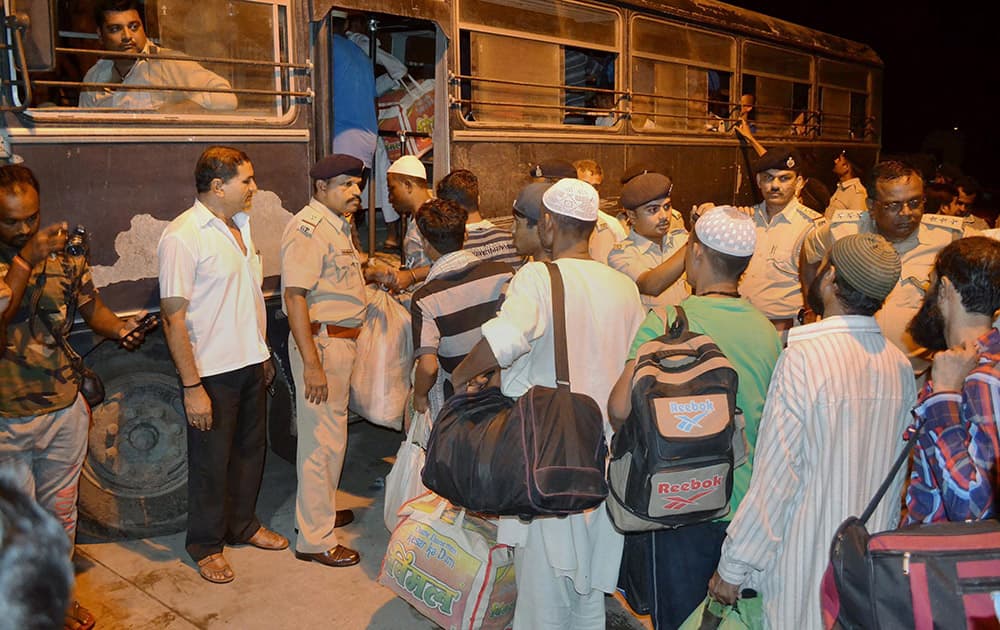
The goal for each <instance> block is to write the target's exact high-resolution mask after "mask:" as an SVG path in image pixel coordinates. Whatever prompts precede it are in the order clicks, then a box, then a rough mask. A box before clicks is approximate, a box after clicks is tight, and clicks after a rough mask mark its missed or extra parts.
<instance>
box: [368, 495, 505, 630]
mask: <svg viewBox="0 0 1000 630" xmlns="http://www.w3.org/2000/svg"><path fill="white" fill-rule="evenodd" d="M402 514H403V516H404V518H403V520H402V522H401V523H400V524H399V526H398V527H396V529H395V531H393V533H392V537H391V538H390V539H389V546H388V548H387V549H386V552H385V559H384V560H383V561H382V569H381V571H379V576H378V582H379V584H382V585H383V586H386V587H388V588H389V589H390V590H392V591H393V592H394V593H396V595H398V596H399V597H400V598H402V599H403V600H404V601H406V603H408V604H410V605H411V606H413V607H414V608H415V609H416V610H417V611H418V612H419V613H420V614H422V615H424V616H425V617H427V618H429V619H431V620H432V621H433V622H434V623H436V624H438V625H439V626H441V627H442V628H448V629H449V630H451V629H454V630H472V629H473V628H475V629H482V630H505V629H506V628H509V627H510V625H511V622H512V621H513V618H514V606H515V604H516V603H517V583H516V582H515V579H514V551H513V549H511V548H510V547H508V546H506V545H499V544H497V542H496V524H495V523H493V522H492V521H489V520H487V519H484V518H481V517H479V516H476V515H475V514H470V513H468V512H466V511H465V510H461V509H456V508H454V507H452V506H450V505H449V504H448V502H447V501H446V500H444V499H442V498H441V497H437V496H434V495H432V494H430V493H427V494H426V495H425V496H422V497H418V498H417V499H414V500H413V501H410V502H409V503H407V504H406V505H405V506H404V507H403V509H402Z"/></svg>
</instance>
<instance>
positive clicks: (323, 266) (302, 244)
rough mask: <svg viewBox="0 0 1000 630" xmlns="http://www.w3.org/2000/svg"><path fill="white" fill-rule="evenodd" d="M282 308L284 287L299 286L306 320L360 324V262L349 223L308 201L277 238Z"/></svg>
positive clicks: (362, 310) (362, 284)
mask: <svg viewBox="0 0 1000 630" xmlns="http://www.w3.org/2000/svg"><path fill="white" fill-rule="evenodd" d="M281 287H282V296H281V301H282V305H281V306H282V309H283V310H284V311H285V313H286V314H287V313H288V307H287V306H286V305H285V303H284V300H285V296H284V289H285V288H286V287H297V288H300V289H305V290H306V291H307V293H306V303H307V304H308V306H309V320H310V321H313V322H319V323H321V324H335V325H337V326H346V327H355V326H360V325H361V320H362V319H363V318H364V314H365V308H366V306H367V303H368V300H367V298H366V293H365V278H364V273H363V272H362V271H361V260H360V259H359V258H358V252H357V250H355V249H354V243H352V242H351V224H350V223H348V222H347V221H346V220H345V219H344V218H343V217H341V216H338V215H336V214H334V213H333V211H332V210H330V209H329V208H327V207H326V206H324V205H323V204H321V203H320V202H318V201H316V199H311V200H310V201H309V205H307V206H306V207H305V208H303V209H302V210H300V211H299V213H298V214H296V215H295V216H294V217H293V218H292V220H291V221H289V222H288V225H286V226H285V232H284V234H283V235H282V237H281Z"/></svg>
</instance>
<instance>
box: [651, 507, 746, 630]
mask: <svg viewBox="0 0 1000 630" xmlns="http://www.w3.org/2000/svg"><path fill="white" fill-rule="evenodd" d="M728 526H729V523H728V522H711V523H699V524H697V525H687V526H685V527H678V528H677V529H661V530H657V531H654V532H652V537H653V539H652V545H653V554H652V555H653V562H652V567H651V570H652V580H651V584H652V589H653V593H654V596H653V598H652V599H653V602H652V606H651V608H652V610H651V611H650V616H651V617H652V619H653V627H654V628H656V630H675V629H676V628H678V627H679V626H680V625H681V624H682V623H684V620H685V619H687V618H688V616H689V615H690V614H691V612H692V611H694V609H695V608H697V607H698V604H700V603H701V602H702V600H703V599H705V595H707V594H708V581H709V580H710V579H712V574H714V573H715V568H716V567H717V566H719V557H720V556H721V555H722V543H723V541H724V540H725V539H726V527H728Z"/></svg>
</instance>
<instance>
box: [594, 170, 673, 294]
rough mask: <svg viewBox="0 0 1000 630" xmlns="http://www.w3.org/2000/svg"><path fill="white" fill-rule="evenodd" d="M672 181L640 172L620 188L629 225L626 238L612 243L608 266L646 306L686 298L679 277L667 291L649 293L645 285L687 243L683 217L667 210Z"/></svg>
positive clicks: (653, 174)
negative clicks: (633, 286)
mask: <svg viewBox="0 0 1000 630" xmlns="http://www.w3.org/2000/svg"><path fill="white" fill-rule="evenodd" d="M672 190H673V182H672V181H671V180H670V178H669V177H667V176H666V175H662V174H660V173H644V174H642V175H639V176H637V177H634V178H632V179H631V180H629V181H628V183H626V184H625V186H624V187H623V188H622V195H621V204H622V207H623V208H625V209H626V210H627V211H628V216H629V220H630V222H631V224H632V228H631V230H629V234H628V237H626V238H625V240H623V241H621V242H619V243H617V244H615V247H614V249H613V250H612V251H611V254H610V255H609V256H608V265H609V266H611V268H612V269H617V270H618V271H620V272H622V273H624V274H625V275H626V276H628V277H630V278H632V279H633V280H635V282H636V284H637V285H638V286H639V293H640V294H641V297H642V303H643V304H644V305H646V306H647V307H653V306H667V305H669V304H680V302H681V300H683V299H684V298H686V297H687V296H688V295H690V290H689V289H688V286H687V282H686V281H685V280H684V279H683V278H679V279H678V280H677V281H675V282H674V283H673V284H671V285H670V286H669V287H668V288H667V289H665V290H663V291H660V292H657V293H655V294H653V293H651V291H650V289H649V288H648V287H647V283H646V282H645V280H646V277H647V276H649V275H650V274H649V272H650V270H651V269H653V268H654V267H657V266H659V265H660V264H661V263H663V262H665V261H666V260H667V259H668V258H670V257H671V256H673V255H674V254H675V253H677V252H678V251H679V250H680V249H681V248H682V247H684V245H685V244H686V243H687V240H688V232H687V230H686V229H684V218H683V217H682V216H681V213H680V212H678V211H677V210H676V209H674V208H673V207H671V204H670V193H671V191H672Z"/></svg>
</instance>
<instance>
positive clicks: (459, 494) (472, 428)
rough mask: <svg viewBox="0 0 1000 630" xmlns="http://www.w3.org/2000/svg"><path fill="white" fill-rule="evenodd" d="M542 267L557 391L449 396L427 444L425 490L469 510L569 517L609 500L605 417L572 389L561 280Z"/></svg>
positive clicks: (538, 388)
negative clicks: (547, 292) (546, 283)
mask: <svg viewBox="0 0 1000 630" xmlns="http://www.w3.org/2000/svg"><path fill="white" fill-rule="evenodd" d="M546 266H547V267H548V269H549V275H550V279H551V281H552V318H553V335H554V340H555V352H556V383H557V385H556V387H554V388H553V387H543V386H540V385H535V386H533V387H531V388H530V389H529V390H528V391H527V392H525V393H524V395H523V396H521V397H520V398H518V399H517V400H516V401H515V400H512V399H510V398H508V397H507V396H505V395H504V394H503V393H502V392H501V391H500V389H499V388H498V387H489V388H487V389H485V390H483V391H481V392H476V393H470V394H457V395H455V396H452V397H451V398H449V399H448V400H447V402H445V404H444V407H443V408H442V409H441V412H440V413H439V414H438V416H437V419H436V420H435V421H434V427H433V428H432V429H431V434H430V438H429V439H428V442H427V459H426V462H425V463H424V469H423V473H422V474H421V478H422V479H423V482H424V485H425V486H427V487H428V488H429V489H431V490H433V491H434V492H436V493H437V494H439V495H441V496H442V497H444V498H446V499H448V500H449V501H451V502H452V503H454V504H456V505H460V506H462V507H464V508H466V509H468V510H471V511H474V512H482V513H486V514H496V515H501V516H520V517H523V518H530V517H533V516H541V515H547V514H557V515H562V514H572V513H575V512H582V511H584V510H587V509H590V508H593V507H596V506H598V505H600V503H601V501H603V500H604V499H605V497H607V494H608V486H607V483H606V481H605V462H606V459H607V454H608V447H607V442H606V441H605V439H604V419H603V416H602V415H601V409H600V407H598V406H597V403H596V402H594V400H593V399H592V398H590V397H589V396H586V395H584V394H576V393H572V392H571V391H570V384H569V360H568V358H567V354H566V313H565V300H564V295H563V283H562V276H561V275H560V274H559V268H558V267H557V266H556V265H554V264H551V263H547V264H546Z"/></svg>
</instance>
